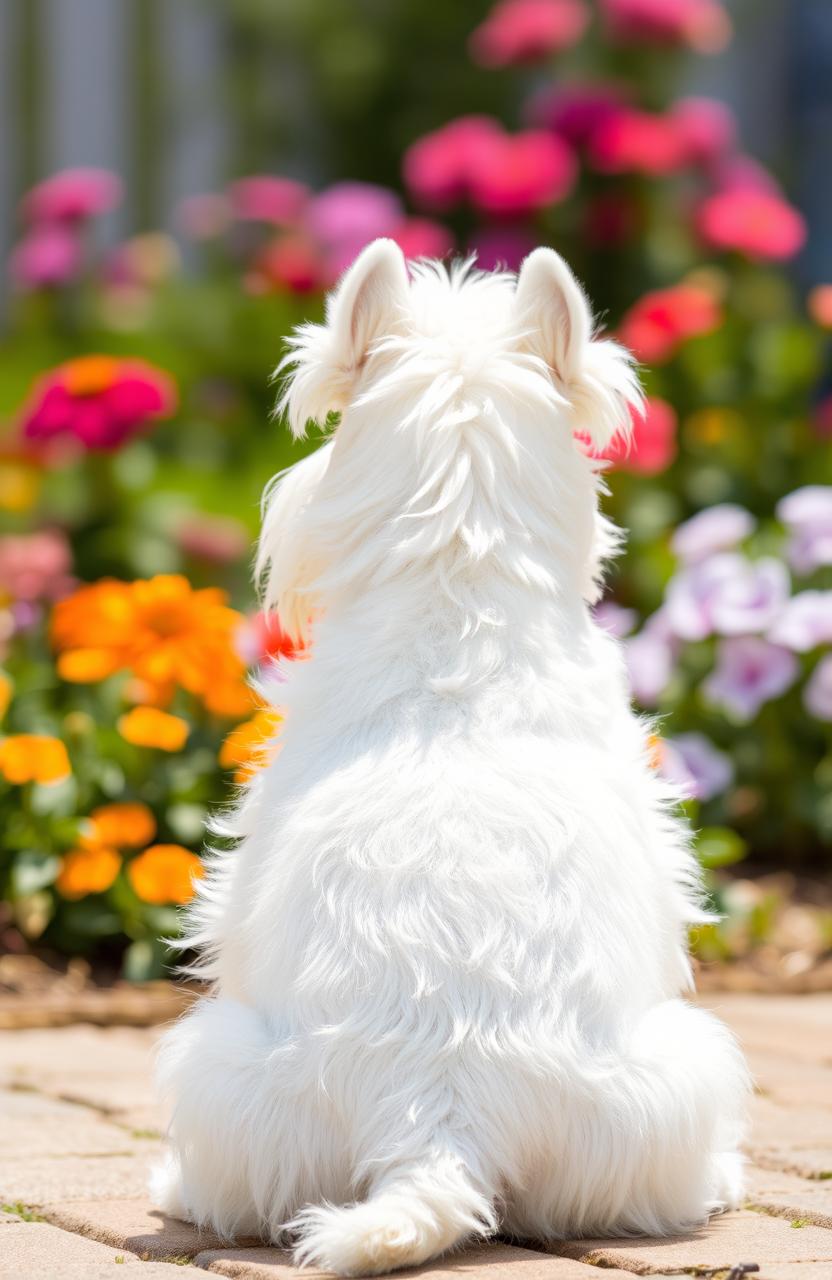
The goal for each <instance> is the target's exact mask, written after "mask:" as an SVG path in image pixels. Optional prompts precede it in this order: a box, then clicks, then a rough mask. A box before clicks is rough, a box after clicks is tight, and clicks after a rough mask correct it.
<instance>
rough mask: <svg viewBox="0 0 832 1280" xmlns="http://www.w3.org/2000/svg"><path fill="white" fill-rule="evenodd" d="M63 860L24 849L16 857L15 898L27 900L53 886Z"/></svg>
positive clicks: (14, 869) (14, 873)
mask: <svg viewBox="0 0 832 1280" xmlns="http://www.w3.org/2000/svg"><path fill="white" fill-rule="evenodd" d="M60 866H61V860H60V858H56V857H54V856H53V855H51V854H48V853H38V852H36V851H35V850H34V849H24V850H23V851H22V853H19V854H17V856H16V857H15V862H14V868H13V870H12V887H13V891H14V894H15V897H18V898H25V897H28V895H29V894H31V893H37V891H38V889H45V888H46V886H47V885H48V884H52V882H53V881H54V879H55V877H56V876H57V874H58V871H59V870H60Z"/></svg>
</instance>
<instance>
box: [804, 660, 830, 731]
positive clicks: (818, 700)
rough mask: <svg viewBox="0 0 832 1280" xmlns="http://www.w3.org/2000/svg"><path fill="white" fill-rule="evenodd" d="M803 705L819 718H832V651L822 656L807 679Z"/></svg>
mask: <svg viewBox="0 0 832 1280" xmlns="http://www.w3.org/2000/svg"><path fill="white" fill-rule="evenodd" d="M803 705H804V706H805V707H806V710H807V711H809V712H810V714H811V715H813V716H815V717H816V719H818V720H832V653H830V654H827V655H826V657H825V658H821V660H820V662H819V663H818V665H817V666H816V667H815V669H814V671H813V672H812V674H811V675H810V677H809V679H808V680H807V681H806V687H805V689H804V690H803Z"/></svg>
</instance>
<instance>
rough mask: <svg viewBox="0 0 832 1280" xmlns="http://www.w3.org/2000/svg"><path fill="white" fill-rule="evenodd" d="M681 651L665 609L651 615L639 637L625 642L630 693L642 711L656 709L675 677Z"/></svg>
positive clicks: (633, 637) (632, 637) (636, 636)
mask: <svg viewBox="0 0 832 1280" xmlns="http://www.w3.org/2000/svg"><path fill="white" fill-rule="evenodd" d="M678 649H679V644H678V641H677V639H676V637H675V635H674V634H673V632H672V630H671V629H670V626H669V625H668V617H667V612H666V609H665V608H664V607H662V608H661V609H657V610H656V612H655V613H653V614H651V616H650V617H649V618H648V619H647V621H646V622H645V624H644V626H643V627H642V629H641V631H640V632H639V633H638V635H635V636H631V637H630V638H629V639H628V640H627V641H626V642H625V645H624V658H625V661H626V663H627V671H628V674H629V677H630V689H631V692H632V695H633V697H634V698H635V699H636V701H638V702H640V703H641V705H642V706H643V707H655V706H656V704H657V703H658V701H659V699H660V697H661V696H662V694H663V693H664V691H665V689H666V688H667V686H668V684H669V683H670V678H671V676H672V675H673V670H674V667H675V665H676V658H677V656H678Z"/></svg>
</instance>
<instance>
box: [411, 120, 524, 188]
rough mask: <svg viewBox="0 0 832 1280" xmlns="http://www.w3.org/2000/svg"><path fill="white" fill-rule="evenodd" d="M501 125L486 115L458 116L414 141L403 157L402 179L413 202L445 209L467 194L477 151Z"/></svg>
mask: <svg viewBox="0 0 832 1280" xmlns="http://www.w3.org/2000/svg"><path fill="white" fill-rule="evenodd" d="M502 133H503V129H502V126H501V125H500V124H498V123H497V121H496V120H492V119H491V118H490V117H489V116H460V118H459V119H458V120H451V122H450V123H449V124H446V125H444V126H443V127H442V128H441V129H437V130H436V131H435V132H434V133H427V134H425V136H424V137H422V138H418V139H417V141H416V142H414V143H413V144H412V145H411V146H410V147H408V149H407V151H406V152H405V156H404V163H403V171H404V180H405V184H406V186H407V188H408V190H409V191H410V192H411V194H412V195H413V197H414V199H415V200H418V201H419V202H420V203H421V204H423V205H425V206H427V207H428V208H432V209H449V208H451V207H452V206H453V205H455V204H457V203H458V201H460V200H462V199H463V197H465V196H466V195H467V194H468V190H469V184H470V179H471V174H472V172H473V170H474V168H475V167H476V164H477V162H478V157H479V155H480V152H481V151H482V150H483V149H484V148H485V147H487V146H488V144H489V143H490V141H491V140H492V139H493V138H499V137H500V136H501V135H502Z"/></svg>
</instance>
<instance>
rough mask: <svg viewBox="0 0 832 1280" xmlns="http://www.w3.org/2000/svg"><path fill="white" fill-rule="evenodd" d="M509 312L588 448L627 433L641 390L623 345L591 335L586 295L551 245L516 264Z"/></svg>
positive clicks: (600, 446)
mask: <svg viewBox="0 0 832 1280" xmlns="http://www.w3.org/2000/svg"><path fill="white" fill-rule="evenodd" d="M515 311H516V316H517V322H518V325H519V328H520V332H521V335H522V336H521V342H522V344H523V346H524V347H525V348H526V349H527V350H529V351H530V352H531V353H532V354H533V355H536V356H538V357H540V359H542V360H543V361H544V362H545V363H546V365H547V366H548V367H549V369H550V371H551V373H552V376H553V378H554V380H555V382H556V384H557V387H558V389H559V390H560V391H561V392H562V393H563V395H564V397H565V398H566V399H567V400H568V402H569V404H570V405H571V407H572V415H573V426H574V430H575V432H576V433H577V434H579V435H582V436H584V437H585V438H586V439H588V440H589V442H590V444H591V445H592V447H593V448H594V449H598V450H601V449H605V448H606V447H607V446H608V445H609V444H610V443H611V441H612V440H613V438H614V437H615V436H619V435H625V436H626V435H628V434H629V432H630V429H631V418H630V409H635V410H638V409H640V407H641V404H642V399H643V397H642V393H641V388H640V386H639V383H638V378H637V376H636V373H635V370H634V365H633V359H632V356H631V355H630V353H629V352H628V351H626V350H625V349H624V347H621V346H619V344H618V343H617V342H612V341H610V340H609V339H603V340H602V339H599V338H595V337H593V329H594V325H593V319H592V312H591V310H590V306H589V303H588V301H587V298H586V295H585V293H584V291H583V289H582V288H581V286H580V285H579V284H578V281H577V280H576V279H575V277H574V275H573V274H572V272H571V271H570V269H569V267H568V266H567V265H566V263H565V262H564V260H563V258H562V257H561V256H560V254H559V253H556V252H555V250H554V249H548V248H540V249H535V250H534V252H533V253H530V254H529V256H528V258H526V260H525V262H524V263H523V265H522V267H521V268H520V275H519V277H518V280H517V293H516V296H515Z"/></svg>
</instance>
